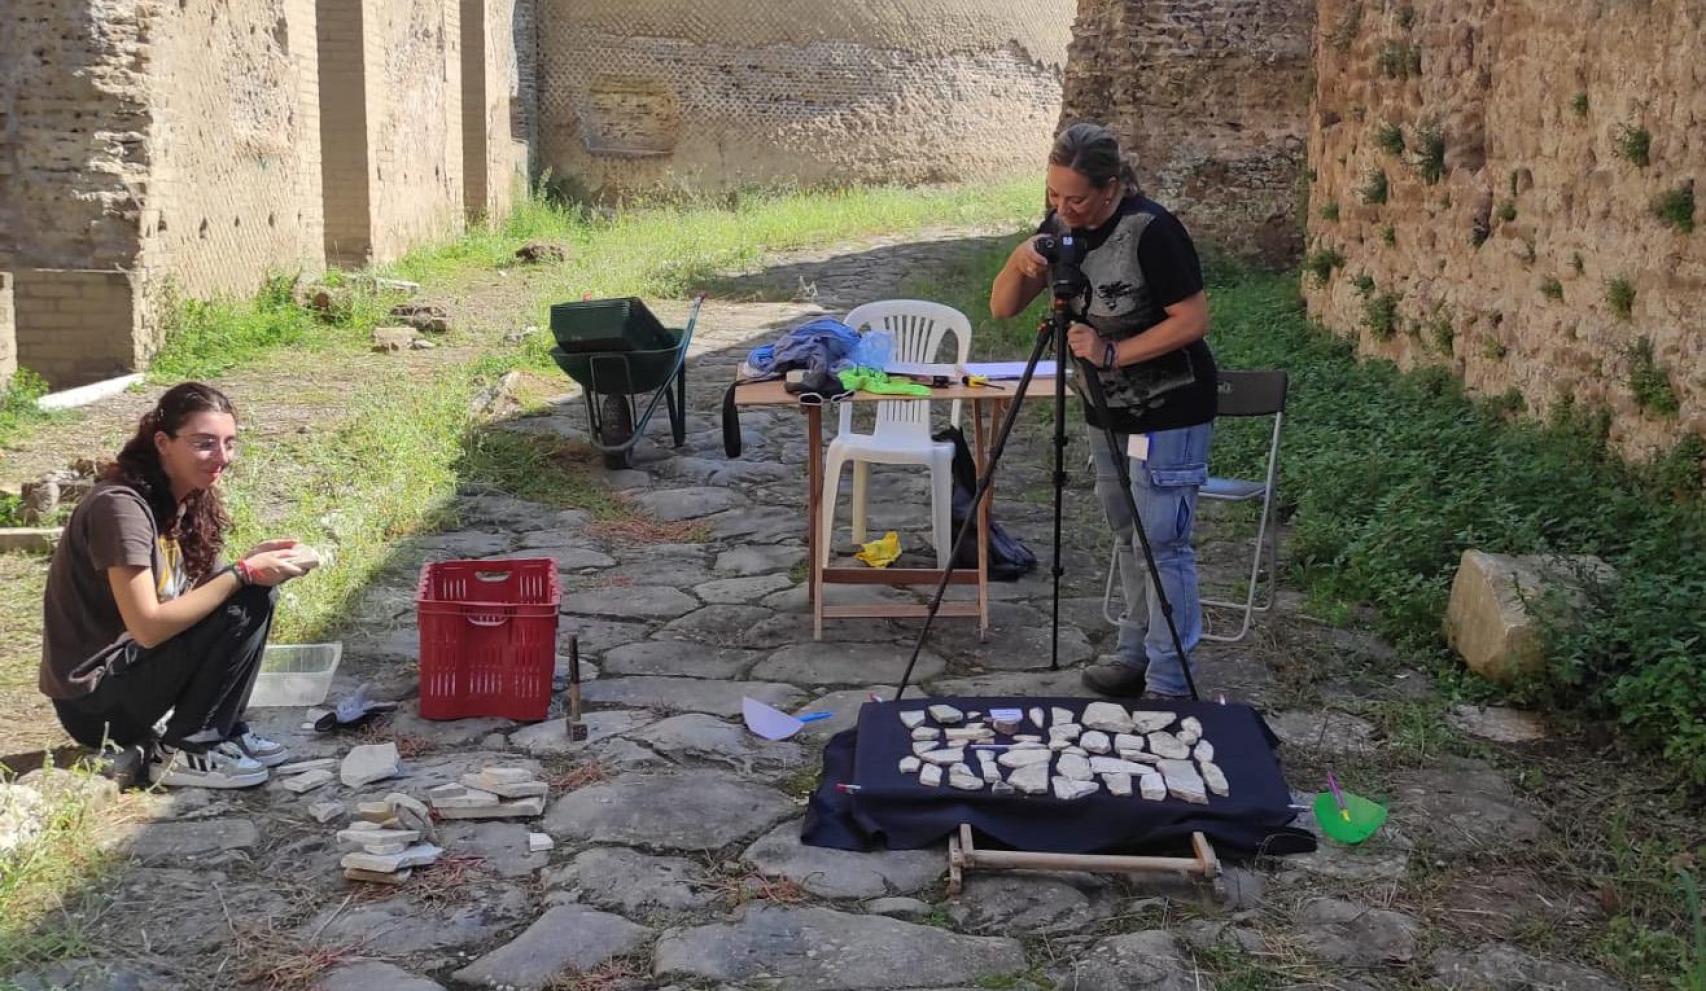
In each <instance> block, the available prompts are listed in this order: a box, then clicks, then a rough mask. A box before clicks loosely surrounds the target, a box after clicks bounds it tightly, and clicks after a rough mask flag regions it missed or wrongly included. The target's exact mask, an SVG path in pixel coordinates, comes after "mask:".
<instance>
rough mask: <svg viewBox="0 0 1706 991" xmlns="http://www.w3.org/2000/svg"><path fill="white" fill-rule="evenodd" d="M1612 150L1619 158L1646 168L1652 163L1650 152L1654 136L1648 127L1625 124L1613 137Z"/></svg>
mask: <svg viewBox="0 0 1706 991" xmlns="http://www.w3.org/2000/svg"><path fill="white" fill-rule="evenodd" d="M1611 140H1612V150H1613V152H1615V153H1616V155H1617V157H1618V158H1621V159H1624V160H1625V161H1627V162H1629V163H1631V164H1632V165H1634V166H1635V167H1636V168H1642V169H1644V168H1646V167H1647V166H1648V165H1650V164H1652V159H1651V157H1650V154H1651V152H1652V148H1653V136H1652V135H1651V134H1649V133H1647V129H1646V128H1644V127H1640V126H1638V125H1635V124H1624V125H1622V126H1621V127H1619V128H1618V129H1617V134H1616V135H1615V136H1614V137H1613V138H1612V139H1611Z"/></svg>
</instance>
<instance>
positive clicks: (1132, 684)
mask: <svg viewBox="0 0 1706 991" xmlns="http://www.w3.org/2000/svg"><path fill="white" fill-rule="evenodd" d="M1082 680H1083V682H1084V687H1086V688H1088V689H1090V690H1091V691H1094V692H1095V693H1097V694H1098V695H1113V696H1117V697H1119V698H1133V697H1136V696H1138V695H1142V694H1143V686H1144V684H1145V681H1144V675H1143V669H1142V668H1134V667H1132V666H1131V665H1130V664H1121V663H1119V662H1117V661H1116V662H1114V663H1112V664H1098V665H1096V666H1095V667H1088V668H1085V669H1084V674H1083V679H1082Z"/></svg>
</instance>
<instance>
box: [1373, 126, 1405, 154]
mask: <svg viewBox="0 0 1706 991" xmlns="http://www.w3.org/2000/svg"><path fill="white" fill-rule="evenodd" d="M1374 143H1375V144H1377V145H1379V146H1380V148H1381V150H1382V151H1384V152H1386V153H1387V154H1389V155H1402V154H1404V129H1403V128H1402V127H1399V126H1398V125H1397V124H1382V125H1380V130H1378V131H1376V132H1375V134H1374Z"/></svg>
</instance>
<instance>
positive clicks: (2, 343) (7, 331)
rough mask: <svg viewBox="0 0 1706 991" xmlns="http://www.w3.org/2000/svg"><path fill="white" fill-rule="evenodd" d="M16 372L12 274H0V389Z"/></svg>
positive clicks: (16, 354)
mask: <svg viewBox="0 0 1706 991" xmlns="http://www.w3.org/2000/svg"><path fill="white" fill-rule="evenodd" d="M17 370H18V332H17V328H16V327H15V326H14V325H13V323H12V273H11V272H0V389H4V388H6V385H7V384H8V383H9V382H11V381H12V375H13V373H15V372H17Z"/></svg>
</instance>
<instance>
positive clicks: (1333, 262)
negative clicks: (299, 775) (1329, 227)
mask: <svg viewBox="0 0 1706 991" xmlns="http://www.w3.org/2000/svg"><path fill="white" fill-rule="evenodd" d="M1344 264H1345V256H1344V255H1342V254H1340V253H1339V252H1338V250H1337V249H1335V248H1317V249H1316V250H1314V251H1311V252H1310V253H1309V257H1308V258H1305V259H1304V261H1303V270H1304V271H1306V272H1308V273H1309V274H1310V275H1313V276H1314V277H1315V284H1316V285H1318V286H1324V285H1326V284H1327V279H1328V278H1329V277H1330V276H1331V275H1332V274H1333V269H1335V268H1341V267H1343V266H1344Z"/></svg>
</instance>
